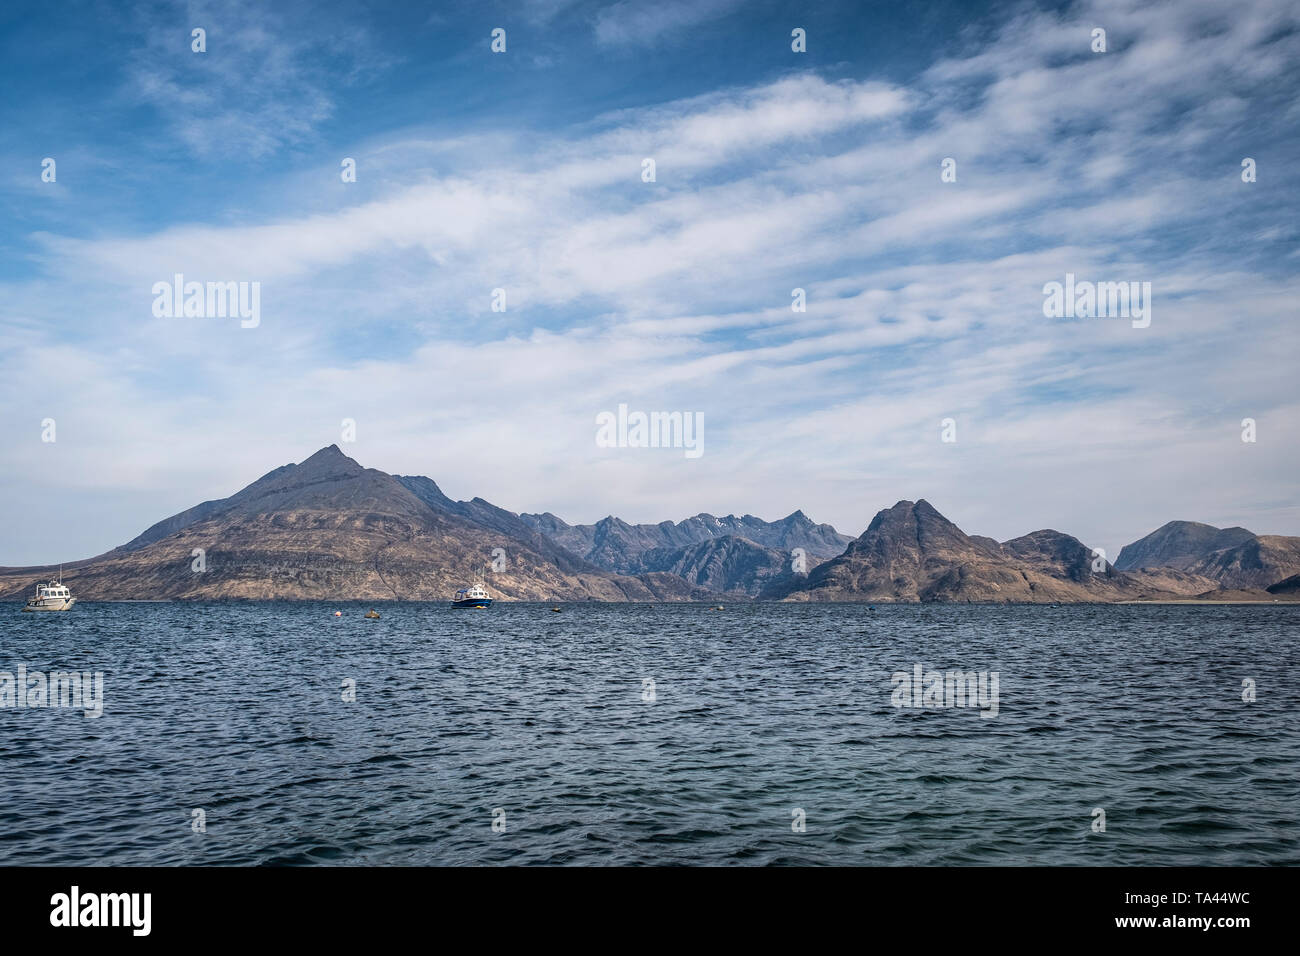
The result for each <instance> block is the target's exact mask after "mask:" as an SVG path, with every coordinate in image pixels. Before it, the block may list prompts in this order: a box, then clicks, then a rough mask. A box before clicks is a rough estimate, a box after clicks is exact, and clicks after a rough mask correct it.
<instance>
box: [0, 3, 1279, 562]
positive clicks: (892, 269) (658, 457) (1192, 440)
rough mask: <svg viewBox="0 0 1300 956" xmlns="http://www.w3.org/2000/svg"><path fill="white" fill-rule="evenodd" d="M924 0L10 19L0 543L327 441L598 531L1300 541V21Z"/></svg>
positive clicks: (225, 481)
mask: <svg viewBox="0 0 1300 956" xmlns="http://www.w3.org/2000/svg"><path fill="white" fill-rule="evenodd" d="M907 6H908V5H902V4H884V3H880V4H875V3H873V4H861V3H834V2H831V3H817V4H793V3H775V2H763V0H754V2H745V0H680V2H679V0H660V2H652V3H640V2H635V0H620V2H616V3H595V2H570V0H534V2H525V3H509V4H505V3H502V4H493V3H484V2H477V3H466V4H438V3H418V4H417V3H379V2H372V3H364V2H362V3H357V2H350V3H340V4H322V3H313V4H295V3H275V4H265V3H251V2H250V3H241V2H214V3H205V2H195V3H173V2H165V0H158V2H147V3H136V4H132V3H121V2H113V3H108V2H102V3H99V2H95V3H66V4H60V5H57V6H55V5H49V4H37V3H29V2H25V0H19V2H11V3H8V4H6V5H4V6H3V7H0V82H2V83H3V88H4V89H5V91H6V96H5V103H4V106H3V110H4V117H3V122H0V429H2V434H3V441H0V528H3V529H4V530H3V531H0V565H9V566H14V565H28V564H37V563H52V562H57V561H68V560H74V559H77V558H83V557H88V556H91V555H94V554H98V553H101V552H103V551H106V550H108V549H110V548H112V547H115V546H117V545H119V544H122V543H123V542H125V541H127V540H129V539H131V538H132V537H134V536H135V535H136V534H138V533H139V532H140V531H142V530H143V529H144V528H146V527H147V526H149V525H151V524H152V523H154V522H155V521H158V520H160V519H162V518H164V517H166V516H168V515H171V514H174V513H176V512H178V511H181V510H183V509H185V508H188V507H190V506H192V505H194V504H196V503H198V502H200V501H203V500H207V499H213V498H221V497H225V496H227V495H229V494H232V493H234V492H235V491H237V490H238V489H240V488H241V487H243V486H244V485H246V484H248V483H249V482H251V481H253V480H254V479H256V478H257V477H259V476H261V475H262V474H265V473H266V472H268V471H270V470H271V469H273V468H275V467H278V466H279V465H282V464H285V463H288V462H292V461H302V460H303V459H305V458H306V457H308V456H309V455H310V454H312V453H313V452H314V451H316V450H317V449H319V448H321V447H323V446H326V445H329V444H332V443H337V444H339V446H340V448H342V450H343V451H344V452H345V453H347V454H348V455H350V456H351V457H353V458H355V459H357V460H358V461H359V462H361V463H362V464H363V465H366V466H368V467H375V468H379V469H382V470H384V471H387V472H390V473H393V474H421V475H428V476H429V477H431V478H433V479H434V480H435V481H437V482H438V484H439V485H440V486H441V487H442V489H443V491H444V492H446V493H447V494H449V495H451V496H452V497H453V498H462V499H464V498H471V497H475V496H481V497H483V498H486V499H487V500H489V501H491V502H493V503H495V504H498V505H500V506H502V507H505V508H509V509H510V510H513V511H550V512H553V513H555V514H557V515H559V516H561V517H563V518H564V519H565V520H567V521H570V522H574V523H578V522H592V521H595V520H598V519H600V518H602V517H604V516H605V515H607V514H616V515H618V516H619V517H621V518H623V519H624V520H627V521H631V522H650V521H662V520H665V519H672V520H679V519H682V518H685V517H688V516H690V515H694V514H697V513H700V512H709V513H714V514H729V513H735V514H744V513H749V514H754V515H758V516H759V517H762V518H766V519H768V520H774V519H777V518H780V517H783V516H785V515H787V514H789V513H791V512H792V511H794V510H796V509H802V510H803V511H804V512H805V513H806V514H808V515H809V516H810V517H812V518H813V519H814V520H816V521H825V522H829V523H831V524H834V525H835V526H836V528H838V529H839V530H841V531H844V532H846V533H849V534H855V535H856V534H859V533H861V532H862V531H863V530H864V529H865V527H866V526H867V524H868V523H869V522H870V520H871V518H872V516H873V515H874V514H875V513H876V512H877V511H878V510H880V509H881V508H885V507H888V506H890V505H892V504H893V503H894V502H895V501H897V500H900V499H912V500H915V499H918V498H925V499H927V500H928V501H930V502H931V504H933V505H934V506H935V507H936V508H938V509H939V510H940V511H941V512H943V513H944V514H945V515H946V516H947V517H949V518H950V519H952V520H953V521H955V522H956V523H957V524H958V525H960V526H961V527H962V528H963V529H964V530H966V531H967V532H968V533H972V534H982V535H988V536H992V537H996V538H998V539H1000V540H1005V539H1007V538H1011V537H1015V536H1017V535H1021V534H1025V533H1028V532H1030V531H1033V530H1037V529H1040V528H1054V529H1056V530H1059V531H1065V532H1068V533H1070V534H1073V535H1075V536H1077V537H1079V538H1080V539H1081V540H1083V541H1084V542H1085V543H1086V544H1088V545H1089V546H1091V547H1099V548H1104V549H1105V550H1106V552H1107V554H1108V556H1109V557H1110V558H1111V559H1112V560H1113V559H1114V557H1115V556H1116V555H1117V554H1118V551H1119V548H1120V547H1121V546H1122V545H1124V544H1126V543H1128V542H1130V541H1132V540H1135V539H1136V538H1138V537H1140V536H1141V535H1143V534H1146V533H1148V532H1149V531H1151V530H1153V529H1155V528H1156V527H1158V526H1159V525H1161V524H1163V523H1165V522H1166V521H1169V520H1173V519H1185V520H1195V521H1204V522H1208V523H1211V524H1215V525H1219V526H1228V525H1242V526H1245V527H1247V528H1249V529H1251V530H1252V531H1255V532H1258V533H1277V534H1300V508H1298V507H1297V501H1296V490H1297V480H1296V478H1297V474H1298V473H1300V468H1298V466H1300V452H1298V451H1297V449H1300V441H1298V440H1297V439H1300V400H1298V398H1297V392H1298V389H1297V384H1296V383H1297V368H1300V363H1298V362H1297V359H1298V358H1300V345H1298V344H1297V336H1296V323H1297V318H1300V316H1298V314H1297V310H1298V306H1297V297H1296V293H1297V289H1298V286H1300V283H1298V281H1297V276H1298V273H1300V214H1298V213H1300V210H1298V209H1297V206H1298V205H1300V203H1298V202H1297V199H1298V197H1300V188H1298V187H1300V163H1297V149H1298V147H1300V132H1298V131H1300V96H1298V95H1297V93H1298V92H1300V90H1298V87H1300V69H1297V66H1298V65H1300V8H1297V7H1296V5H1295V4H1294V3H1292V2H1289V0H1277V2H1274V0H1257V2H1243V3H1234V4H1231V5H1228V4H1224V3H1222V2H1219V0H1216V2H1210V3H1207V2H1198V0H1179V2H1175V3H1162V2H1155V3H1152V2H1148V0H1132V2H1130V0H1092V2H1082V3H1075V4H1050V3H997V4H990V5H979V4H975V3H965V2H961V3H943V2H938V3H927V4H925V5H917V6H918V9H915V10H913V9H907ZM196 28H201V29H203V30H204V31H205V34H204V39H205V49H204V51H203V52H195V51H194V49H193V48H192V46H193V44H194V39H193V33H192V31H193V30H194V29H196ZM496 29H501V30H504V31H505V50H504V52H494V51H493V50H492V48H491V47H492V34H493V31H494V30H496ZM796 29H801V30H803V31H804V35H805V37H806V51H805V52H796V51H795V50H794V49H792V45H793V44H794V41H793V40H792V31H794V30H796ZM1096 29H1102V30H1104V31H1105V43H1106V49H1105V51H1104V52H1099V51H1095V50H1094V49H1093V47H1094V46H1095V42H1096V41H1095V40H1094V31H1095V30H1096ZM47 158H48V159H53V160H54V161H55V166H54V179H53V181H47V180H46V178H43V170H44V168H45V164H44V162H43V161H44V160H46V159H47ZM345 159H352V160H354V162H355V171H356V176H355V182H344V181H343V180H344V176H343V175H342V169H343V164H344V160H345ZM646 159H653V160H654V178H653V181H646V178H645V175H644V170H645V164H644V160H646ZM946 159H951V160H953V161H954V163H955V179H953V177H951V176H950V177H948V179H950V180H952V181H944V177H943V176H942V175H941V173H942V172H943V163H944V160H946ZM1246 159H1251V160H1253V161H1254V171H1255V177H1254V181H1253V182H1247V181H1244V178H1243V165H1242V164H1243V160H1246ZM177 273H180V274H183V275H184V276H185V279H186V281H201V282H204V281H213V282H217V281H220V282H227V281H230V282H244V283H249V284H250V286H249V288H251V283H257V284H258V289H259V290H260V291H259V295H260V312H259V316H258V322H257V324H256V326H255V327H247V328H245V327H243V325H242V324H241V322H240V321H239V320H238V319H237V318H234V319H232V318H230V317H221V316H170V315H162V316H159V315H156V314H155V308H154V306H155V298H156V296H155V292H154V286H155V284H156V283H159V282H165V283H170V282H171V281H172V277H173V276H174V275H175V274H177ZM1067 273H1069V274H1073V275H1074V276H1076V277H1077V279H1080V280H1088V281H1094V282H1112V281H1124V282H1132V283H1135V284H1138V283H1146V282H1149V283H1150V284H1151V285H1150V289H1151V303H1150V304H1151V309H1150V316H1149V317H1150V324H1149V325H1147V326H1146V327H1135V323H1133V322H1131V321H1130V320H1129V319H1127V318H1122V317H1120V318H1116V317H1086V316H1085V317H1077V316H1076V317H1056V316H1051V317H1049V316H1047V315H1045V314H1044V299H1045V294H1044V287H1045V285H1046V284H1048V283H1051V282H1061V283H1064V282H1065V280H1066V275H1067ZM795 289H802V290H804V297H805V301H806V307H805V310H804V311H801V312H800V311H796V310H795V308H794V307H793V306H794V301H795V300H794V299H793V290H795ZM494 290H504V306H505V308H504V311H494V309H493V305H494V302H496V304H497V305H498V306H499V305H500V304H501V300H500V297H499V296H498V297H496V298H495V299H494ZM620 404H625V405H627V406H628V408H629V409H630V410H633V411H636V410H641V411H645V412H650V411H681V412H684V413H688V414H691V415H698V416H702V421H703V453H702V454H700V455H699V456H698V457H688V456H687V455H685V454H684V453H683V450H682V449H680V448H642V447H602V446H601V445H599V444H598V443H597V441H596V434H597V427H596V420H597V416H598V415H600V414H601V413H602V412H606V411H609V412H614V411H616V410H617V408H618V406H619V405H620ZM1248 418H1249V419H1252V420H1253V422H1254V432H1255V434H1254V438H1255V440H1254V441H1249V442H1248V441H1243V440H1242V437H1243V420H1244V419H1248ZM344 419H350V420H352V421H353V422H355V435H353V434H351V433H346V434H345V432H344V430H343V428H344V426H343V421H344ZM946 419H950V420H951V424H950V426H949V427H948V429H947V435H946V436H945V428H944V424H943V423H944V421H945V420H946ZM50 421H52V422H53V431H52V432H51V428H50V426H49V422H50ZM944 437H949V438H953V437H955V440H954V441H944V440H943V439H944ZM51 438H52V439H53V440H50V439H51ZM349 438H350V439H353V440H346V439H349Z"/></svg>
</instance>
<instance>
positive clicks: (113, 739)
mask: <svg viewBox="0 0 1300 956" xmlns="http://www.w3.org/2000/svg"><path fill="white" fill-rule="evenodd" d="M553 608H558V610H553ZM368 609H369V606H368V605H365V604H357V603H324V602H322V603H314V602H267V603H259V602H239V603H236V602H219V603H183V602H176V603H92V602H83V603H79V604H78V605H77V606H76V607H75V608H74V609H73V610H71V611H69V612H66V613H57V614H21V613H19V611H18V606H17V605H14V606H13V607H12V608H11V609H10V610H11V611H12V613H8V612H6V613H5V614H4V615H3V616H2V617H0V620H2V621H3V623H0V672H3V673H0V775H2V776H0V864H3V865H114V866H117V865H144V864H149V865H222V866H226V865H229V866H250V865H292V866H319V865H323V866H343V865H364V864H375V865H707V866H736V865H739V866H761V865H799V866H805V865H811V866H839V865H904V866H985V865H1067V866H1068V865H1078V866H1097V865H1155V866H1160V865H1214V866H1227V865H1234V866H1235V865H1251V864H1265V865H1297V864H1300V680H1297V676H1298V675H1297V665H1296V662H1297V641H1298V635H1300V605H1296V604H1289V605H1288V604H1277V605H1251V606H1186V605H1085V606H1078V605H1063V606H1060V607H1050V606H995V605H915V604H914V605H876V606H874V607H872V606H870V605H866V604H769V603H752V604H726V605H709V604H654V605H644V604H602V603H594V602H588V603H569V604H561V605H551V604H534V603H497V604H496V605H494V606H493V607H491V608H490V609H487V610H454V609H452V608H450V607H449V606H447V605H445V604H434V603H384V604H379V605H375V609H376V610H377V611H378V612H379V613H380V615H381V616H380V618H379V619H378V620H372V619H366V618H365V617H364V616H363V615H364V613H365V612H366V611H367V610H368ZM20 667H21V668H23V669H24V670H25V677H24V681H23V682H24V683H25V684H26V688H27V696H24V697H23V698H22V702H23V703H24V705H25V706H22V707H19V706H17V702H18V698H19V696H20V694H21V690H20V688H19V686H18V674H19V669H20ZM55 671H57V672H71V671H76V672H79V673H81V672H84V673H86V674H87V675H93V674H96V673H97V674H101V675H102V699H99V700H97V701H95V702H93V704H94V706H92V707H89V708H86V707H83V708H82V709H77V708H76V707H75V706H73V705H74V704H76V703H78V701H76V700H75V699H73V698H72V697H71V696H69V695H70V691H67V692H64V694H63V697H60V695H59V693H55V694H53V695H50V694H48V693H47V694H45V695H39V694H35V692H34V690H33V688H35V687H37V686H38V685H39V684H41V683H42V682H43V681H44V680H45V679H44V678H43V679H42V680H37V678H35V677H34V676H33V675H34V674H42V675H48V674H49V673H50V672H55ZM950 672H951V673H952V674H954V675H958V676H956V677H953V678H949V677H948V676H947V675H949V673H950ZM5 675H10V681H9V693H8V696H7V697H6V696H5V693H4V690H5ZM918 677H919V678H920V680H919V681H918V680H917V678H918ZM86 684H87V685H88V686H90V685H93V681H92V680H91V679H89V678H88V679H87V681H86ZM60 691H63V688H60ZM42 702H44V704H45V706H40V704H41V703H42ZM65 703H66V704H67V706H63V705H64V704H65ZM80 703H82V704H85V703H86V701H85V700H82V701H80ZM27 704H33V705H32V706H26V705H27ZM52 704H58V705H59V706H52ZM95 709H99V710H100V711H101V712H100V714H99V716H87V713H88V712H90V713H93V712H94V710H95Z"/></svg>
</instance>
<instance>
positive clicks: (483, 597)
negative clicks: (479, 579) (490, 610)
mask: <svg viewBox="0 0 1300 956" xmlns="http://www.w3.org/2000/svg"><path fill="white" fill-rule="evenodd" d="M451 606H452V607H476V608H484V607H491V606H492V597H491V595H489V594H488V592H487V588H485V587H483V585H481V584H475V585H472V586H470V587H467V588H461V589H460V590H459V591H457V592H456V594H455V596H454V597H452V599H451Z"/></svg>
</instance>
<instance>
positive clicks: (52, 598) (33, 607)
mask: <svg viewBox="0 0 1300 956" xmlns="http://www.w3.org/2000/svg"><path fill="white" fill-rule="evenodd" d="M76 603H77V599H76V598H74V597H73V596H72V592H71V591H69V590H68V586H67V585H66V584H64V583H63V572H62V571H60V572H59V580H57V581H51V582H50V583H49V584H38V585H36V597H34V598H32V599H31V600H30V601H28V602H27V603H26V604H25V605H23V610H24V611H66V610H68V609H70V608H71V607H72V605H74V604H76Z"/></svg>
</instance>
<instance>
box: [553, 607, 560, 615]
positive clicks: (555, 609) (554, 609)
mask: <svg viewBox="0 0 1300 956" xmlns="http://www.w3.org/2000/svg"><path fill="white" fill-rule="evenodd" d="M551 610H552V611H554V612H555V613H556V614H559V613H560V609H559V608H558V607H553V608H551Z"/></svg>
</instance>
